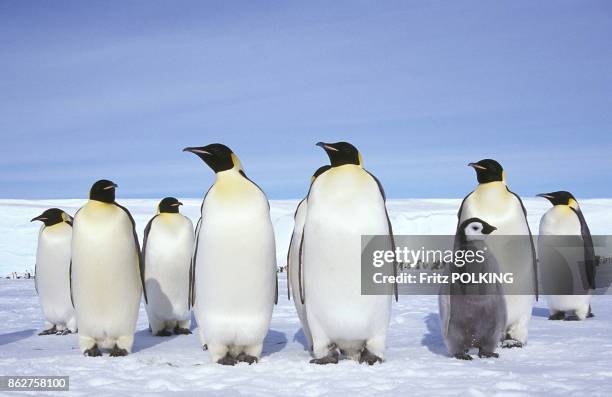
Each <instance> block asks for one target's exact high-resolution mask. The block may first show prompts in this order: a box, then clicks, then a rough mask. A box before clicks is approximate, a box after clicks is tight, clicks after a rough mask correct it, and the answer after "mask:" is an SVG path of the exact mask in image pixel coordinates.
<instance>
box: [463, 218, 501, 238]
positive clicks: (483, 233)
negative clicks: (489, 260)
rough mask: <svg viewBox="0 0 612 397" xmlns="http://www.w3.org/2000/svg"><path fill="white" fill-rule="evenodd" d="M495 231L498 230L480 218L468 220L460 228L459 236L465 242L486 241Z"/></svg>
mask: <svg viewBox="0 0 612 397" xmlns="http://www.w3.org/2000/svg"><path fill="white" fill-rule="evenodd" d="M495 230H497V228H496V227H495V226H492V225H489V224H488V223H487V222H485V221H483V220H482V219H480V218H470V219H466V220H465V221H463V222H462V223H461V225H460V226H459V234H460V236H461V237H462V239H463V238H464V239H465V240H484V239H485V238H486V237H487V235H489V234H491V233H493V232H494V231H495Z"/></svg>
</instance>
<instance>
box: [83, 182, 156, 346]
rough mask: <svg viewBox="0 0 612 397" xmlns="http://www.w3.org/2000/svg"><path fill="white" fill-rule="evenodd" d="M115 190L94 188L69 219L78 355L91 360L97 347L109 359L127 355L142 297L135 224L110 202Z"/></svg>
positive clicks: (104, 184) (105, 185)
mask: <svg viewBox="0 0 612 397" xmlns="http://www.w3.org/2000/svg"><path fill="white" fill-rule="evenodd" d="M116 187H117V185H116V184H114V183H113V182H111V181H108V180H99V181H97V182H96V183H94V184H93V186H92V187H91V190H90V192H89V201H87V203H86V204H85V205H84V206H83V207H81V209H80V210H79V211H78V212H77V213H76V215H75V216H74V224H73V235H72V296H73V301H74V307H75V309H76V314H77V320H78V322H79V345H80V348H81V352H82V353H83V354H85V355H86V356H92V357H93V356H100V355H102V353H101V351H100V348H108V349H111V350H110V355H111V356H113V357H116V356H125V355H127V354H128V353H129V352H131V350H132V345H133V343H134V330H135V328H136V321H137V319H138V309H139V307H140V297H141V295H142V292H143V291H142V276H143V274H142V272H141V271H140V270H141V269H142V266H141V263H140V259H141V256H140V244H139V243H138V237H137V235H136V230H135V223H134V219H133V218H132V216H131V215H130V213H129V211H128V210H127V209H126V208H124V207H122V206H120V205H119V204H117V203H116V202H115V188H116ZM146 299H147V296H146V292H145V302H146Z"/></svg>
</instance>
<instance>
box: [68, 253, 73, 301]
mask: <svg viewBox="0 0 612 397" xmlns="http://www.w3.org/2000/svg"><path fill="white" fill-rule="evenodd" d="M68 278H69V279H70V303H72V307H73V308H74V298H73V297H72V259H70V267H69V268H68Z"/></svg>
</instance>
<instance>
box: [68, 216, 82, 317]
mask: <svg viewBox="0 0 612 397" xmlns="http://www.w3.org/2000/svg"><path fill="white" fill-rule="evenodd" d="M80 210H81V209H80V208H79V209H78V211H77V212H75V213H74V218H76V216H77V215H78V213H79V211H80ZM74 218H71V221H70V223H68V221H66V223H68V224H69V225H70V227H72V228H73V229H74V225H73V223H74ZM73 233H74V230H73ZM68 282H69V285H70V303H72V307H73V308H74V298H73V291H72V258H70V267H69V268H68Z"/></svg>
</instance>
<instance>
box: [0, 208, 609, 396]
mask: <svg viewBox="0 0 612 397" xmlns="http://www.w3.org/2000/svg"><path fill="white" fill-rule="evenodd" d="M182 201H183V202H184V203H185V204H186V205H185V207H184V209H183V212H184V213H185V214H187V215H188V216H190V217H191V218H192V219H193V220H194V221H197V215H198V210H199V205H200V200H196V199H186V200H182ZM120 202H121V203H122V204H124V205H126V206H127V207H128V208H129V209H130V210H131V211H132V213H133V215H134V218H135V220H136V222H137V226H138V232H139V234H140V235H141V236H142V229H143V228H144V226H145V224H146V222H147V221H148V219H149V218H150V217H151V216H152V214H153V213H154V211H155V207H156V204H157V201H156V200H144V199H143V200H136V199H132V200H120ZM460 202H461V200H458V199H411V200H389V202H388V207H389V213H390V217H391V220H392V223H393V226H394V231H395V233H397V234H452V233H453V232H454V228H455V225H456V212H457V209H458V207H459V205H460ZM82 203H83V201H82V200H36V201H33V200H30V201H26V200H0V210H1V211H2V214H3V217H2V219H0V234H1V235H2V236H3V237H2V239H1V240H0V275H5V274H8V273H9V272H11V271H20V272H21V271H23V270H25V269H27V268H29V269H32V268H33V265H34V257H35V249H36V235H37V232H38V228H39V225H35V224H31V223H29V222H28V221H29V219H31V218H32V217H34V216H36V215H38V214H39V213H40V212H42V211H43V210H44V209H46V208H49V207H52V206H57V207H60V208H62V209H66V210H67V211H68V212H70V213H71V214H73V213H74V212H75V211H76V209H78V207H80V205H82ZM296 205H297V200H288V201H272V202H271V211H272V219H273V222H274V226H275V231H276V238H277V257H278V264H279V265H284V263H285V256H286V248H287V246H288V244H289V238H290V235H291V230H292V227H293V221H292V217H293V211H294V210H295V206H296ZM525 205H526V207H527V210H528V211H529V223H530V224H531V227H532V230H533V231H534V232H537V223H538V222H539V218H540V216H541V215H542V214H543V213H544V211H546V209H547V208H549V204H547V203H546V202H545V200H540V199H526V200H525ZM581 207H582V209H583V212H584V213H585V216H586V219H587V222H589V225H590V227H591V230H592V232H593V234H611V233H610V231H611V229H612V199H598V200H582V201H581ZM285 275H286V273H281V274H280V275H279V276H280V280H279V281H280V286H279V287H280V299H279V304H278V305H277V306H276V307H275V308H274V314H273V318H272V324H271V327H270V331H269V333H268V336H267V338H266V341H265V345H264V354H263V357H262V359H261V362H260V363H259V364H257V365H252V366H248V365H246V364H240V365H238V366H236V367H229V368H228V367H223V366H220V365H217V364H213V363H211V362H210V358H209V355H208V353H207V352H203V351H202V350H201V349H200V347H199V344H198V341H197V338H196V335H195V333H194V334H193V335H188V336H173V337H169V338H159V337H153V336H151V335H150V334H149V332H148V327H147V320H146V315H145V312H144V308H143V307H141V311H140V316H139V320H138V326H137V333H136V342H135V346H134V352H133V354H131V355H129V356H128V357H122V358H110V357H108V356H107V355H106V356H104V357H101V358H89V357H83V356H81V355H80V353H79V350H78V343H77V336H76V335H68V336H37V333H38V332H39V331H40V330H41V329H42V328H43V320H42V316H41V311H40V306H39V303H38V298H37V297H36V293H35V291H34V282H33V280H4V279H1V280H0V374H2V375H68V376H70V389H71V392H70V394H72V395H77V396H85V395H95V396H106V395H108V396H115V395H135V394H138V395H149V394H150V395H153V394H158V395H165V394H168V392H183V394H184V395H191V394H192V393H193V392H194V391H199V392H203V393H199V394H204V393H205V394H206V395H227V394H228V393H229V394H245V395H255V396H264V395H265V396H270V395H306V396H311V395H329V394H340V393H343V394H344V393H346V394H351V395H373V394H375V395H397V394H400V393H401V394H408V393H410V394H414V395H457V394H464V395H469V396H482V395H487V396H488V395H500V396H518V395H533V394H547V395H585V394H588V395H602V396H603V395H611V394H612V370H611V369H610V351H612V305H610V304H609V302H608V299H609V297H608V296H595V297H593V311H594V313H595V315H596V317H595V318H592V319H588V320H586V321H584V322H563V321H548V320H547V316H548V310H547V309H546V306H545V300H543V299H542V300H540V302H538V303H537V304H536V306H535V308H534V310H533V318H532V320H531V324H530V338H529V343H528V345H527V346H526V347H525V348H523V349H512V350H506V349H504V350H500V351H499V353H500V358H499V359H477V358H476V359H474V360H473V361H471V362H464V361H458V360H455V359H451V358H449V357H448V356H447V353H446V349H445V347H444V344H443V342H442V338H441V335H440V329H439V324H438V316H437V310H438V309H437V298H436V297H435V296H400V301H399V303H394V305H393V313H392V316H391V324H390V328H389V335H388V341H387V345H388V348H387V352H386V362H385V363H383V364H382V365H377V366H373V367H367V366H365V365H359V364H357V363H355V362H352V361H348V360H343V361H341V362H340V363H339V364H338V365H335V366H333V365H332V366H316V365H312V364H309V363H308V361H309V359H310V356H309V354H308V352H307V351H305V349H304V344H305V341H304V337H303V334H302V332H301V330H300V325H299V321H298V318H297V315H296V313H295V309H294V307H293V302H292V301H288V300H287V299H286V279H285ZM1 394H2V393H1V392H0V395H1ZM24 394H27V393H24ZM30 394H33V393H30Z"/></svg>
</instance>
